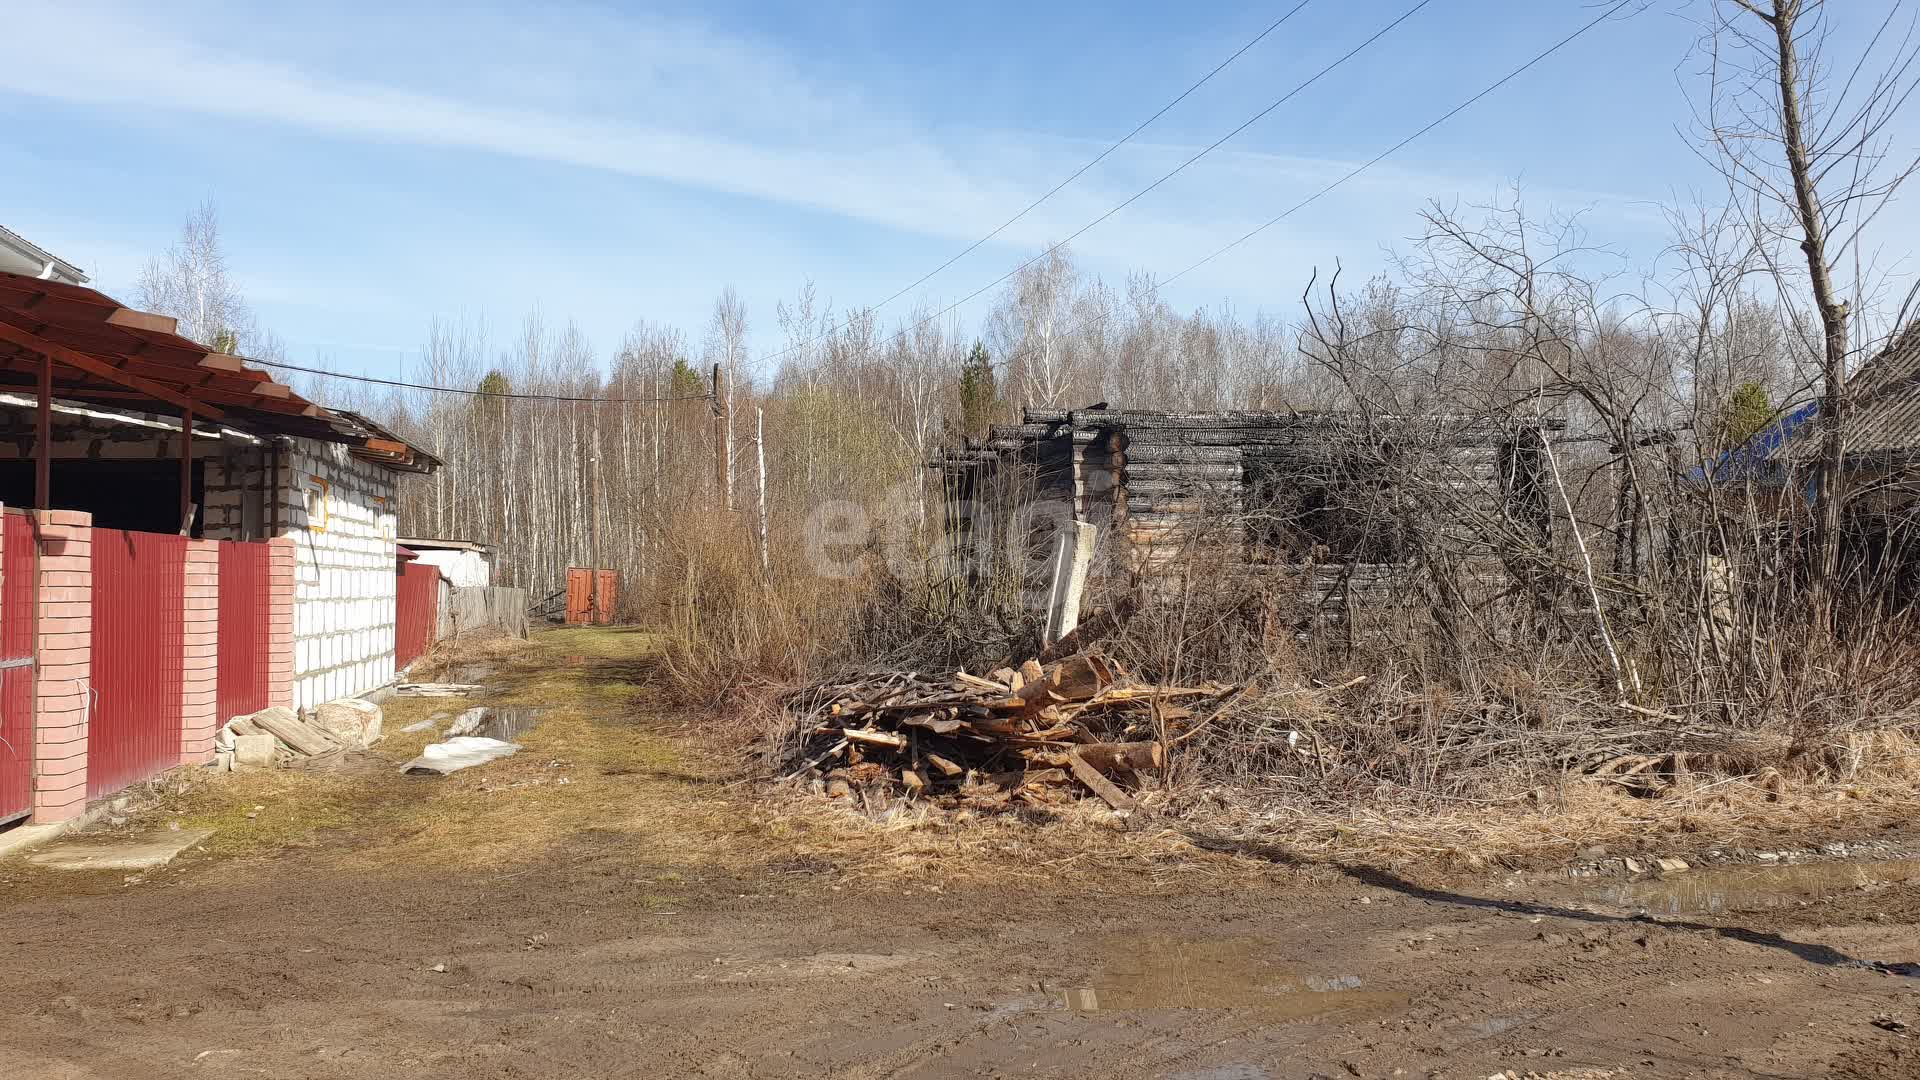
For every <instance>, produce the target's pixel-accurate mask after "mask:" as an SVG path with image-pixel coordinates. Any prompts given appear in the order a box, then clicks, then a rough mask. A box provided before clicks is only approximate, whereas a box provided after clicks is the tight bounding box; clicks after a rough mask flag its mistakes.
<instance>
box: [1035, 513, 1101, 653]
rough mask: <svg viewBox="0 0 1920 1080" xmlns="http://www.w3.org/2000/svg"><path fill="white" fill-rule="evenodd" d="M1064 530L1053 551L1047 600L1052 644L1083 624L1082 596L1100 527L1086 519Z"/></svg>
mask: <svg viewBox="0 0 1920 1080" xmlns="http://www.w3.org/2000/svg"><path fill="white" fill-rule="evenodd" d="M1067 526H1068V527H1063V528H1061V530H1060V534H1059V538H1058V539H1057V540H1056V542H1055V547H1054V554H1053V590H1052V595H1051V596H1049V597H1048V599H1047V636H1046V640H1045V641H1044V642H1042V644H1043V645H1051V644H1053V643H1054V642H1056V641H1059V640H1060V639H1061V638H1063V637H1066V636H1067V635H1068V634H1071V633H1073V630H1074V628H1075V627H1077V626H1079V625H1080V595H1081V593H1082V592H1084V591H1085V590H1086V587H1087V569H1088V567H1090V566H1091V565H1092V564H1093V543H1094V540H1095V539H1096V538H1097V537H1098V536H1099V534H1100V527H1099V526H1097V525H1093V524H1090V523H1088V522H1085V521H1074V522H1068V523H1067Z"/></svg>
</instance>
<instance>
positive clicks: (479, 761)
mask: <svg viewBox="0 0 1920 1080" xmlns="http://www.w3.org/2000/svg"><path fill="white" fill-rule="evenodd" d="M519 749H520V744H519V743H510V742H501V741H500V740H499V739H485V738H481V737H480V736H477V735H460V736H457V737H455V738H451V739H448V740H447V741H445V742H437V743H429V744H428V745H427V748H426V749H424V750H422V751H421V752H420V756H419V757H417V758H414V759H413V760H412V761H409V762H407V763H406V764H405V765H402V766H400V771H401V772H405V773H438V774H440V775H441V776H445V775H446V774H448V773H450V772H459V771H460V770H461V769H471V768H473V767H474V766H475V765H485V764H486V763H487V762H489V761H497V760H499V759H500V758H503V757H509V756H511V755H512V754H514V753H515V752H517V751H518V750H519Z"/></svg>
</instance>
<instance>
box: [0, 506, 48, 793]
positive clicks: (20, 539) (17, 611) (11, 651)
mask: <svg viewBox="0 0 1920 1080" xmlns="http://www.w3.org/2000/svg"><path fill="white" fill-rule="evenodd" d="M3 527H4V529H5V537H4V540H3V541H0V542H4V545H5V550H4V554H3V557H4V563H5V564H4V566H0V822H6V821H12V820H13V819H15V818H19V817H25V816H26V815H28V814H30V813H32V812H33V706H34V701H33V631H34V604H35V603H36V602H37V601H38V599H39V595H40V594H39V590H38V589H37V588H36V587H35V586H36V582H35V580H34V579H35V577H36V576H37V573H38V571H39V559H38V557H37V555H36V552H37V550H38V546H39V545H38V542H37V541H36V540H35V539H34V536H33V522H32V521H31V520H30V519H28V517H27V515H25V514H23V513H21V512H20V511H18V510H9V511H7V512H6V515H5V524H4V526H3Z"/></svg>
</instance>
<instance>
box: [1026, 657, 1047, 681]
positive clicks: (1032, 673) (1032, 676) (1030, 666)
mask: <svg viewBox="0 0 1920 1080" xmlns="http://www.w3.org/2000/svg"><path fill="white" fill-rule="evenodd" d="M1046 677H1047V672H1046V669H1044V668H1042V667H1041V666H1040V661H1038V660H1028V661H1027V662H1026V663H1024V664H1021V665H1020V678H1022V679H1023V680H1025V681H1026V683H1027V685H1029V686H1031V685H1033V684H1034V683H1038V682H1040V681H1042V680H1043V679H1045V678H1046Z"/></svg>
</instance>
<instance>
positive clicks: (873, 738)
mask: <svg viewBox="0 0 1920 1080" xmlns="http://www.w3.org/2000/svg"><path fill="white" fill-rule="evenodd" d="M840 735H841V737H842V738H845V739H848V740H850V741H852V742H857V743H867V744H868V745H871V746H887V747H891V748H893V749H895V750H904V749H906V748H907V740H906V737H905V736H904V735H895V734H893V733H892V732H888V731H856V730H854V729H853V728H843V729H841V731H840Z"/></svg>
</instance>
